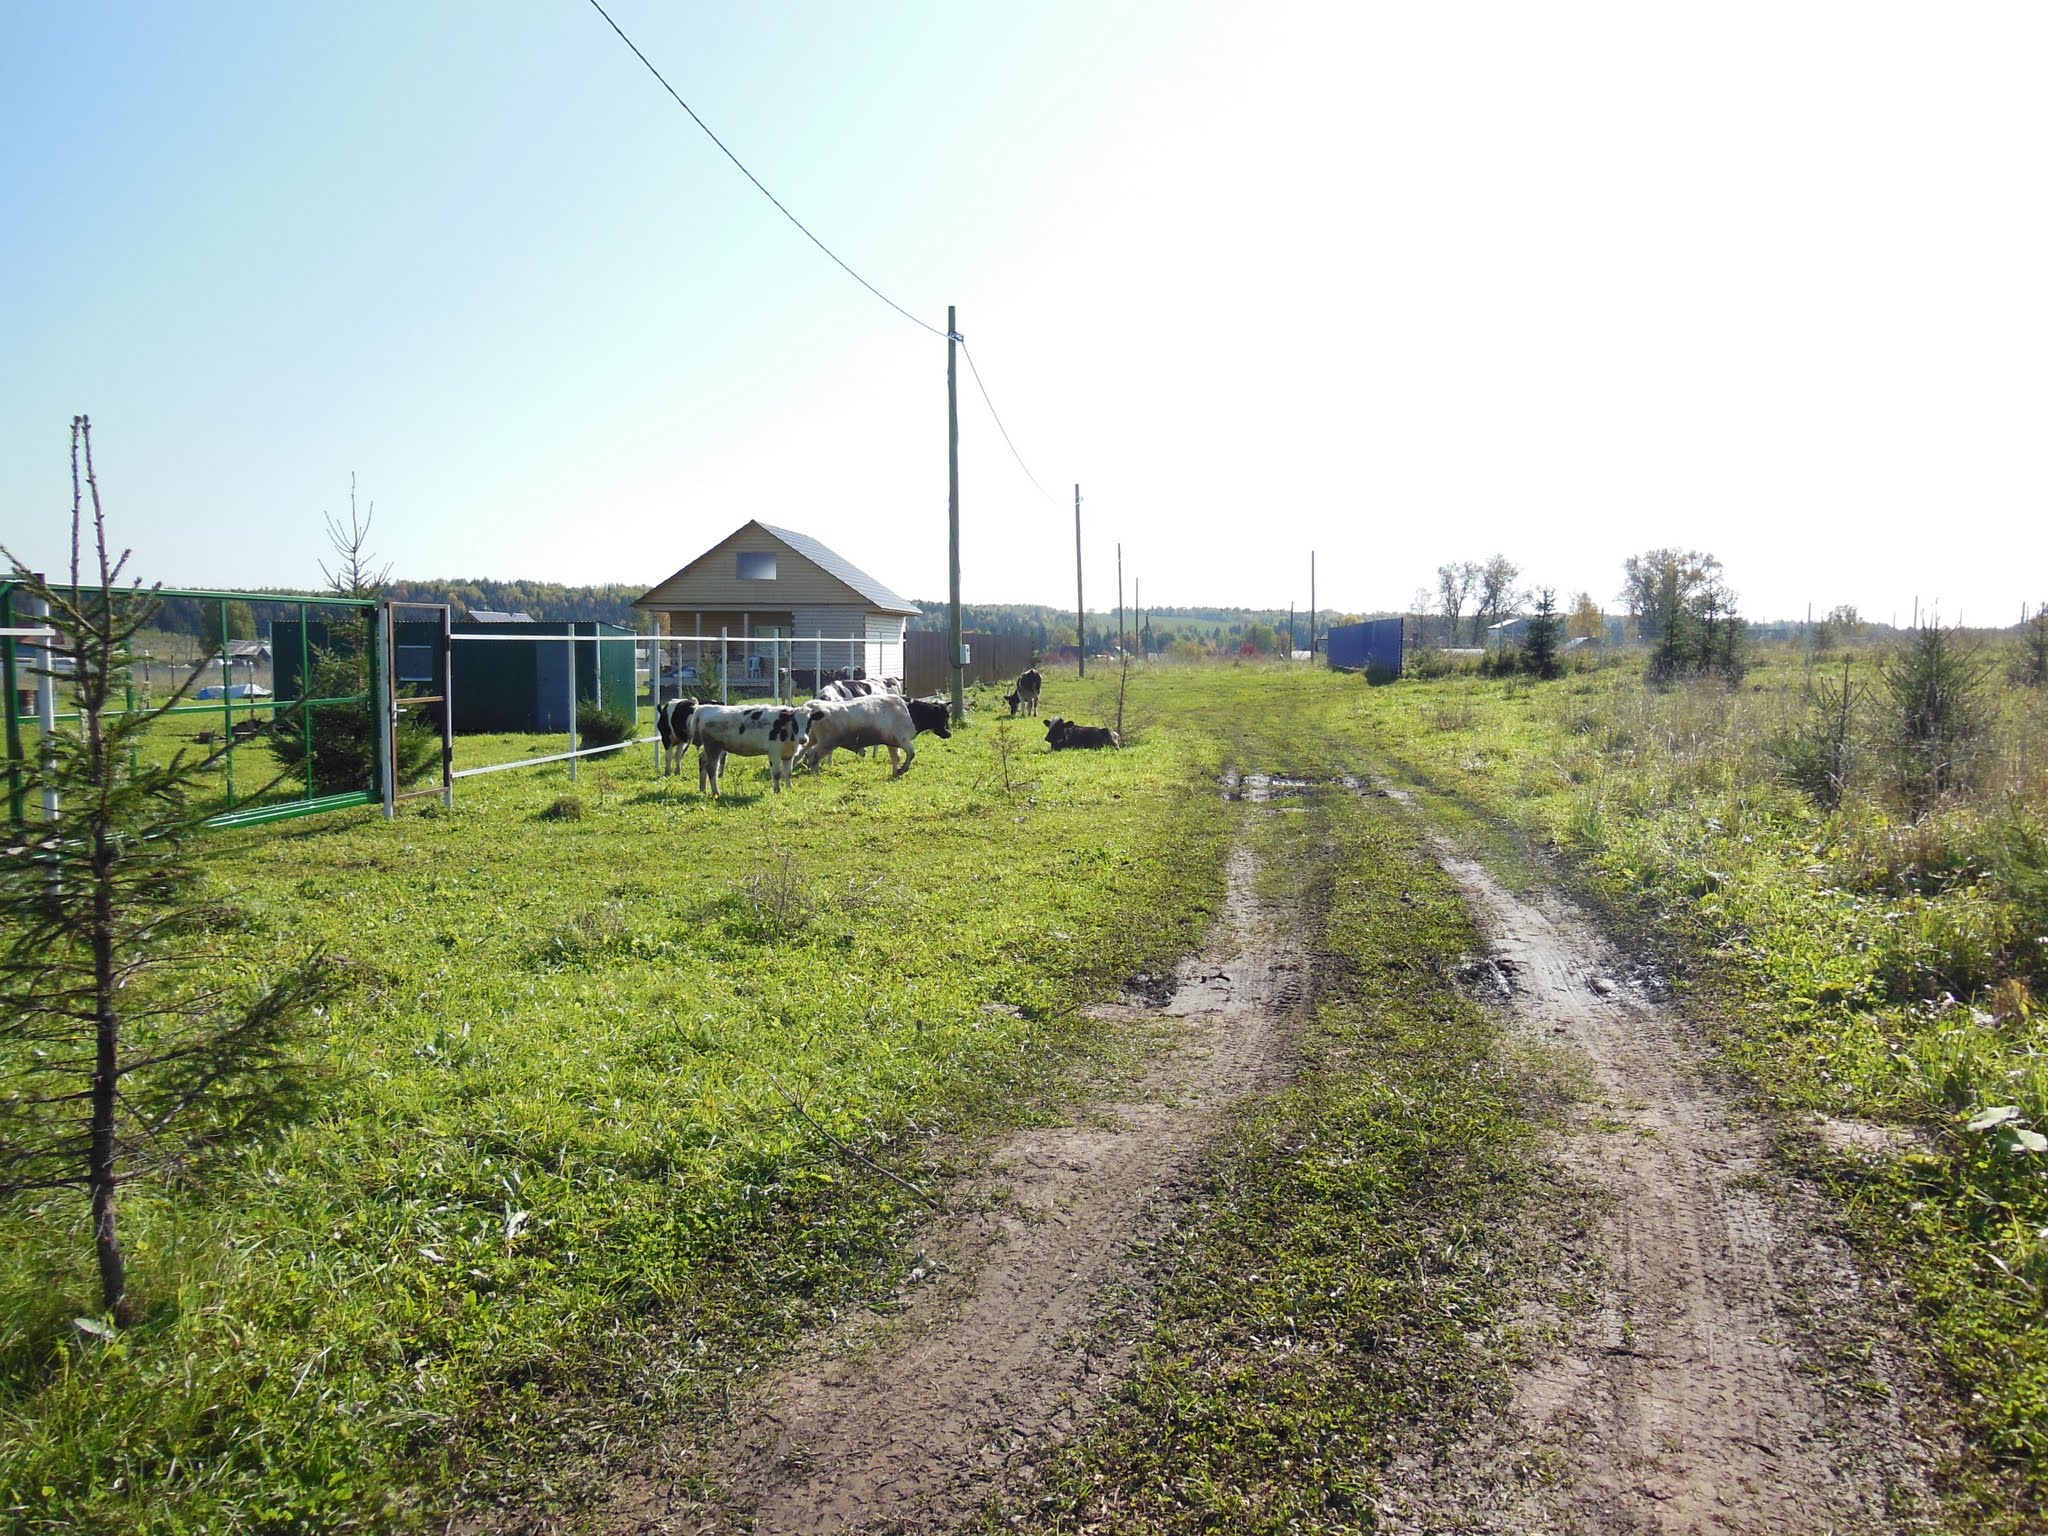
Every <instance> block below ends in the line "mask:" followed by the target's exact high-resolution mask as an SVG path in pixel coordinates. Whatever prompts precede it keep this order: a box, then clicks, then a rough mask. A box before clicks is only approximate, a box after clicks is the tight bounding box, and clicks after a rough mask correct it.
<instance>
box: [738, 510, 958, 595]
mask: <svg viewBox="0 0 2048 1536" xmlns="http://www.w3.org/2000/svg"><path fill="white" fill-rule="evenodd" d="M761 526H762V527H763V528H766V529H767V530H768V531H769V532H770V533H772V534H774V535H775V537H777V538H778V539H780V540H782V542H783V543H785V544H787V545H788V546H789V547H790V548H791V549H793V550H795V551H796V552H797V553H798V554H800V555H802V556H803V557H804V558H805V559H807V560H809V561H811V562H813V563H814V564H816V565H820V566H822V567H824V568H825V569H826V570H828V571H830V572H831V573H832V574H833V575H834V576H837V577H838V578H839V579H840V580H841V581H843V582H845V583H846V584H847V585H848V586H849V587H851V588H853V590H854V591H856V592H858V593H859V594H860V595H861V596H862V597H864V598H866V599H867V600H868V601H869V602H871V603H873V604H874V605H875V606H876V607H877V608H887V609H890V610H892V611H894V612H896V613H917V612H919V611H920V610H919V608H918V606H917V604H915V603H911V602H906V601H904V600H903V599H902V598H900V597H898V596H897V595H896V594H895V593H894V592H891V591H890V590H889V589H888V588H887V587H885V586H883V585H882V584H881V583H880V582H879V581H877V580H875V578H874V577H872V576H870V575H869V574H868V573H867V572H866V571H864V570H862V569H861V568H860V567H859V566H857V565H855V564H854V563H853V562H852V561H851V560H849V559H847V558H846V557H845V556H844V555H842V554H840V553H839V552H838V551H836V550H831V549H827V548H826V547H825V546H824V545H822V544H820V543H819V542H818V541H817V540H816V539H814V538H812V537H811V536H810V535H809V534H808V533H798V532H797V531H796V530H795V529H793V528H777V527H775V526H774V525H773V524H772V523H762V524H761Z"/></svg>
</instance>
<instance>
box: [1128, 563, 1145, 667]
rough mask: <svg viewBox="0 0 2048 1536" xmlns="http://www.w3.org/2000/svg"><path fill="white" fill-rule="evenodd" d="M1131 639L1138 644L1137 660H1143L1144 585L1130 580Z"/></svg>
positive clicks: (1132, 579)
mask: <svg viewBox="0 0 2048 1536" xmlns="http://www.w3.org/2000/svg"><path fill="white" fill-rule="evenodd" d="M1131 638H1132V639H1133V640H1136V641H1137V642H1138V659H1139V660H1140V661H1143V660H1144V659H1145V583H1143V582H1142V581H1140V580H1138V578H1137V577H1135V576H1133V577H1132V578H1131Z"/></svg>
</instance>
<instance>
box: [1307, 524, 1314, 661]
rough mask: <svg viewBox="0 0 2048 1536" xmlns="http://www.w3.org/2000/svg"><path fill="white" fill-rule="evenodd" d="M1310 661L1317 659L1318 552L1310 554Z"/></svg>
mask: <svg viewBox="0 0 2048 1536" xmlns="http://www.w3.org/2000/svg"><path fill="white" fill-rule="evenodd" d="M1308 659H1309V661H1310V662H1314V661H1315V659H1316V552H1315V551H1314V550H1310V551H1309V552H1308Z"/></svg>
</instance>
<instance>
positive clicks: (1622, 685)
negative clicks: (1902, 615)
mask: <svg viewBox="0 0 2048 1536" xmlns="http://www.w3.org/2000/svg"><path fill="white" fill-rule="evenodd" d="M1881 657H1882V653H1876V652H1870V651H1865V652H1858V653H1854V654H1852V655H1850V656H1848V657H1846V658H1845V657H1837V658H1835V659H1834V660H1833V661H1832V662H1830V663H1826V664H1824V665H1823V666H1820V667H1815V668H1812V669H1810V668H1809V663H1808V661H1807V659H1806V658H1805V657H1804V656H1802V655H1800V654H1798V653H1793V652H1786V653H1781V654H1766V655H1764V656H1762V657H1761V658H1759V663H1758V665H1756V666H1755V667H1753V668H1752V669H1751V671H1750V673H1749V675H1748V676H1747V677H1746V678H1745V680H1744V681H1743V682H1742V683H1741V684H1739V685H1737V686H1734V687H1728V686H1725V685H1722V684H1720V683H1712V682H1707V683H1699V684H1694V685H1691V686H1682V687H1677V688H1673V689H1670V690H1668V691H1663V692H1660V691H1657V690H1654V689H1649V688H1646V687H1645V686H1644V685H1643V682H1642V678H1641V674H1640V670H1639V669H1638V668H1635V667H1629V666H1621V667H1614V668H1608V669H1603V670H1598V671H1592V672H1587V673H1584V674H1580V675H1576V676H1571V677H1566V678H1563V679H1560V680H1558V681H1555V682H1549V683H1536V684H1532V683H1530V682H1527V681H1525V680H1519V679H1511V680H1505V681H1486V680H1481V679H1476V678H1469V677H1468V678H1457V679H1448V680H1444V681H1440V682H1434V683H1417V684H1403V685H1402V686H1400V687H1398V688H1389V689H1378V690H1373V691H1372V692H1370V693H1367V694H1363V695H1360V696H1359V698H1358V700H1357V702H1356V706H1355V715H1356V721H1357V724H1358V726H1359V727H1360V728H1361V729H1362V730H1363V731H1364V732H1365V739H1366V740H1367V741H1368V742H1369V743H1370V747H1371V751H1372V755H1373V756H1374V757H1375V759H1377V760H1378V761H1380V762H1382V763H1384V764H1386V765H1387V766H1388V769H1389V771H1391V772H1394V773H1396V774H1397V775H1399V776H1400V777H1402V778H1404V779H1406V780H1408V781H1409V782H1410V783H1411V784H1413V785H1414V786H1415V787H1416V788H1417V790H1418V792H1419V793H1420V795H1421V798H1422V800H1423V801H1424V802H1425V804H1426V805H1427V807H1428V813H1429V814H1430V815H1431V816H1432V817H1433V818H1435V819H1436V820H1438V821H1439V822H1440V823H1442V824H1445V825H1449V826H1454V827H1458V828H1461V829H1462V830H1463V833H1464V835H1466V836H1469V837H1473V838H1476V839H1479V840H1481V841H1482V842H1490V843H1491V844H1492V845H1493V847H1494V848H1495V850H1496V858H1497V862H1498V863H1499V865H1500V867H1502V868H1503V869H1504V870H1508V871H1511V870H1512V869H1513V868H1514V867H1515V866H1516V865H1517V864H1518V863H1525V862H1526V860H1527V858H1528V856H1529V854H1530V853H1531V852H1534V853H1537V854H1544V855H1555V856H1557V857H1560V858H1561V859H1562V860H1563V861H1564V863H1565V866H1566V867H1567V868H1569V869H1570V870H1571V871H1573V872H1574V874H1575V876H1576V877H1577V878H1578V879H1579V880H1580V881H1581V882H1582V883H1583V884H1584V885H1585V887H1586V888H1587V889H1588V890H1590V891H1591V892H1593V893H1594V894H1596V895H1597V896H1599V897H1600V898H1601V899H1602V900H1603V901H1604V903H1605V904H1606V905H1607V907H1608V910H1609V912H1610V914H1611V915H1612V917H1613V918H1614V920H1615V922H1616V923H1617V924H1618V925H1619V926H1620V927H1622V928H1623V929H1624V930H1625V931H1628V932H1630V933H1632V934H1633V935H1634V936H1635V938H1636V939H1637V940H1638V941H1639V942H1640V943H1642V944H1643V945H1645V946H1647V947H1649V948H1650V949H1652V950H1653V952H1656V953H1659V954H1661V955H1662V956H1663V957H1664V958H1665V960H1666V961H1667V962H1668V963H1672V964H1674V965H1676V966H1677V967H1678V969H1679V973H1680V977H1681V981H1682V982H1683V983H1685V984H1686V985H1688V986H1689V988H1690V996H1691V1003H1690V1006H1691V1008H1692V1009H1693V1010H1694V1011H1695V1012H1697V1013H1699V1014H1700V1015H1701V1016H1703V1017H1705V1018H1707V1019H1708V1020H1709V1021H1710V1022H1711V1023H1712V1025H1713V1027H1714V1029H1715V1032H1716V1036H1717V1039H1718V1041H1719V1044H1720V1046H1721V1048H1722V1049H1723V1051H1724V1052H1725V1054H1726V1057H1727V1059H1728V1060H1729V1061H1731V1062H1732V1063H1734V1064H1735V1065H1736V1066H1737V1067H1739V1068H1740V1069H1741V1071H1742V1072H1743V1073H1744V1075H1745V1076H1746V1077H1747V1078H1748V1080H1749V1081H1750V1082H1752V1083H1753V1084H1754V1085H1755V1086H1756V1088H1757V1090H1758V1091H1759V1093H1760V1095H1761V1097H1762V1099H1763V1100H1764V1101H1765V1102H1766V1103H1768V1104H1769V1105H1771V1106H1773V1107H1775V1108H1776V1109H1777V1110H1779V1111H1780V1112H1782V1113H1783V1114H1784V1115H1785V1116H1786V1122H1785V1123H1786V1125H1787V1127H1788V1130H1789V1131H1790V1137H1789V1139H1788V1142H1787V1149H1788V1151H1789V1152H1790V1153H1791V1154H1792V1155H1794V1156H1795V1157H1796V1158H1798V1159H1799V1160H1800V1161H1801V1163H1802V1164H1803V1166H1804V1168H1805V1170H1806V1171H1808V1172H1810V1173H1812V1174H1814V1175H1815V1176H1817V1177H1818V1178H1820V1179H1821V1180H1823V1181H1824V1182H1825V1183H1826V1184H1827V1186H1828V1187H1829V1188H1830V1190H1831V1191H1832V1192H1833V1193H1834V1194H1835V1196H1836V1197H1837V1198H1838V1199H1839V1200H1840V1201H1841V1202H1842V1203H1843V1205H1844V1207H1845V1208H1846V1209H1847V1210H1848V1212H1849V1213H1850V1215H1851V1218H1852V1221H1853V1223H1854V1228H1855V1231H1856V1233H1857V1235H1858V1238H1859V1240H1860V1241H1861V1242H1862V1244H1863V1245H1864V1255H1865V1261H1866V1263H1868V1264H1869V1265H1870V1266H1871V1268H1872V1269H1873V1270H1874V1271H1876V1272H1877V1273H1879V1274H1881V1275H1885V1276H1889V1277H1897V1278H1899V1279H1900V1280H1902V1281H1903V1282H1904V1283H1905V1285H1906V1286H1907V1288H1908V1289H1909V1290H1910V1291H1911V1293H1912V1294H1913V1296H1914V1298H1915V1300H1916V1303H1917V1305H1918V1307H1919V1308H1920V1312H1921V1316H1922V1318H1923V1321H1924V1325H1925V1327H1926V1329H1927V1332H1928V1336H1929V1338H1930V1340H1931V1341H1932V1345H1933V1348H1934V1350H1935V1352H1936V1354H1937V1356H1938V1358H1939V1360H1940V1362H1941V1366H1942V1368H1943V1370H1944V1371H1945V1372H1946V1374H1947V1375H1948V1377H1949V1378H1950V1380H1951V1381H1952V1382H1953V1383H1954V1385H1955V1387H1956V1389H1957V1395H1958V1397H1959V1399H1960V1400H1961V1401H1962V1402H1963V1403H1964V1405H1965V1407H1964V1414H1965V1418H1966V1424H1967V1429H1968V1432H1969V1434H1970V1436H1971V1439H1972V1441H1973V1443H1974V1444H1975V1445H1976V1446H1977V1447H1978V1448H1979V1450H1980V1451H1981V1453H1982V1455H1983V1458H1984V1465H1985V1466H1986V1467H1987V1468H1989V1469H1991V1470H1992V1471H1993V1472H1994V1473H1995V1474H1996V1475H1997V1477H1998V1478H2000V1479H2002V1480H2017V1482H2018V1483H2019V1484H2020V1485H2023V1486H2024V1487H2025V1489H2026V1490H2028V1491H2027V1492H2025V1493H2024V1494H2022V1495H2020V1497H2021V1498H2022V1499H2023V1500H2024V1501H2025V1503H2026V1504H2027V1505H2028V1506H2029V1507H2031V1508H2034V1509H2037V1510H2038V1509H2039V1508H2040V1506H2041V1504H2042V1503H2043V1501H2044V1500H2048V1328H2044V1327H2043V1312H2042V1297H2043V1294H2044V1287H2048V1156H2044V1155H2043V1154H2042V1153H2041V1152H2040V1151H2038V1150H2037V1148H2038V1142H2037V1141H2036V1140H2034V1139H2033V1138H2032V1137H2030V1136H2027V1135H2023V1134H2020V1133H2022V1132H2025V1131H2027V1130H2028V1128H2038V1129H2039V1130H2048V1009H2044V1008H2043V1007H2042V1006H2041V1003H2040V1001H2039V1000H2038V999H2037V995H2036V994H2037V992H2038V991H2039V990H2040V989H2041V988H2042V986H2043V982H2044V978H2048V698H2044V696H2043V694H2042V692H2041V691H2040V690H2038V689H2026V688H2016V687H2002V686H2000V677H1999V675H1998V673H1997V672H1995V671H1994V672H1992V673H1991V675H1990V676H1989V677H1988V678H1987V687H1986V698H1987V701H1988V707H1989V719H1988V721H1987V732H1986V735H1985V737H1984V739H1983V741H1982V742H1981V743H1980V756H1979V760H1978V765H1977V775H1976V779H1975V783H1974V786H1973V788H1972V790H1971V791H1970V792H1968V793H1957V794H1954V795H1952V796H1950V797H1948V798H1946V799H1945V800H1944V801H1942V802H1941V803H1940V804H1937V805H1936V806H1934V807H1933V808H1931V809H1930V810H1928V811H1927V812H1926V813H1925V814H1923V815H1921V816H1920V817H1918V818H1917V819H1916V818H1915V817H1913V816H1911V815H1909V814H1908V813H1907V812H1906V811H1905V810H1904V809H1903V808H1902V807H1901V806H1900V805H1899V804H1898V803H1897V801H1896V799H1895V797H1894V796H1893V794H1892V793H1891V791H1890V789H1889V786H1888V784H1887V779H1886V771H1885V765H1884V763H1883V761H1882V740H1881V733H1882V729H1883V724H1884V722H1883V719H1882V715H1881V704H1882V699H1881V693H1882V688H1881V681H1880V678H1879V676H1878V666H1879V662H1880V660H1881ZM1845 661H1846V663H1847V665H1848V667H1849V679H1850V683H1851V686H1852V688H1862V689H1865V690H1867V691H1866V692H1865V694H1864V695H1863V700H1864V702H1863V719H1862V723H1861V724H1860V725H1859V727H1858V728H1857V730H1856V731H1855V732H1853V733H1852V739H1851V746H1852V749H1853V751H1854V752H1855V753H1856V754H1858V756H1857V758H1856V765H1855V771H1854V772H1853V773H1852V775H1851V782H1850V784H1849V786H1848V788H1847V792H1846V793H1845V794H1844V795H1843V797H1842V800H1841V803H1840V805H1839V806H1837V807H1835V808H1832V809H1829V808H1825V807H1823V806H1821V805H1818V804H1816V803H1815V802H1814V800H1813V799H1811V798H1810V797H1809V796H1808V795H1807V794H1805V793H1803V792H1801V791H1800V790H1799V789H1797V788H1794V787H1793V786H1792V785H1791V784H1789V783H1787V782H1786V774H1785V772H1784V771H1783V759H1782V755H1781V753H1780V751H1778V750H1776V749H1777V748H1779V747H1780V746H1781V744H1782V743H1783V742H1784V741H1785V740H1786V739H1787V736H1788V734H1790V733H1791V732H1793V731H1795V730H1796V729H1797V727H1798V726H1799V725H1800V723H1801V721H1802V720H1803V719H1804V718H1807V717H1809V714H1810V712H1811V711H1812V710H1813V708H1814V705H1813V698H1814V689H1815V687H1816V684H1817V682H1818V681H1819V680H1820V679H1823V678H1828V677H1837V678H1838V677H1840V676H1841V668H1842V666H1843V665H1844V662H1845ZM1816 674H1818V676H1817V675H1816ZM1865 1128H1875V1133H1876V1136H1877V1138H1878V1140H1879V1144H1881V1145H1889V1147H1890V1154H1889V1155H1886V1156H1882V1157H1879V1158H1876V1159H1872V1158H1870V1157H1868V1156H1865V1155H1863V1154H1862V1153H1861V1152H1859V1151H1857V1150H1856V1147H1857V1146H1858V1145H1859V1144H1864V1145H1867V1144H1868V1138H1867V1137H1860V1138H1859V1137H1856V1136H1854V1135H1853V1134H1843V1133H1844V1132H1848V1133H1854V1132H1855V1131H1857V1130H1859V1129H1865ZM1985 1497H1987V1498H1989V1499H1990V1500H1992V1501H1993V1503H2001V1502H2004V1501H2005V1499H2006V1498H2007V1496H2006V1495H2001V1494H1998V1493H1996V1492H1987V1493H1986V1494H1985Z"/></svg>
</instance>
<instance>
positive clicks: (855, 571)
mask: <svg viewBox="0 0 2048 1536" xmlns="http://www.w3.org/2000/svg"><path fill="white" fill-rule="evenodd" d="M633 606H634V607H635V608H638V609H642V610H644V611H646V612H648V613H650V614H652V615H653V616H654V620H655V630H656V633H657V634H660V635H663V636H670V637H675V638H677V639H682V638H685V637H687V638H689V639H691V640H693V641H695V642H696V645H695V646H677V647H673V648H672V649H675V650H678V651H682V652H687V653H691V654H694V653H696V652H697V651H699V650H704V648H706V647H711V648H715V647H716V645H717V642H718V639H719V636H720V634H721V632H722V633H723V634H724V636H725V637H726V642H727V647H726V650H727V664H728V666H729V668H730V669H731V672H732V678H733V682H734V685H735V686H741V684H742V679H756V680H764V681H765V680H768V679H772V678H773V677H774V676H775V674H776V670H777V669H778V668H781V669H785V670H794V671H795V672H797V673H800V674H811V673H815V672H819V671H822V672H825V673H828V674H829V673H831V672H833V671H836V670H837V669H839V668H841V667H848V668H859V669H861V670H863V671H865V672H867V673H868V674H869V675H871V676H883V675H888V674H895V675H899V676H900V675H901V671H902V665H903V634H904V629H905V626H906V623H907V621H908V620H909V619H910V618H911V617H912V616H913V615H915V614H916V613H917V611H918V609H917V605H916V604H915V603H912V602H907V601H905V600H904V599H903V598H901V597H898V596H897V595H896V594H895V593H894V592H892V591H890V590H889V588H887V587H885V586H884V585H882V583H881V582H879V581H877V580H875V578H874V577H872V576H870V575H868V573H867V572H865V571H863V570H861V569H860V567H858V566H856V565H855V564H854V563H853V562H852V561H850V560H848V559H847V558H846V557H845V556H843V555H840V554H838V553H836V552H835V551H833V550H831V549H828V548H826V546H825V545H823V544H821V543H819V542H818V540H816V539H814V538H812V537H811V536H810V535H809V534H806V533H797V532H795V531H794V530H792V529H788V528H774V527H770V526H769V525H768V524H766V523H762V522H748V523H745V524H743V525H742V526H741V527H740V528H738V529H737V530H735V531H734V532H733V533H731V534H728V535H727V536H726V537H725V538H723V539H721V540H720V541H719V542H718V543H716V544H714V545H712V546H711V548H709V549H708V550H706V551H705V552H704V553H703V554H701V555H699V556H698V557H697V558H696V559H694V560H692V561H691V562H690V563H689V564H688V565H686V566H684V567H683V568H682V569H681V570H679V571H677V572H676V573H675V575H673V576H671V577H669V578H668V580H666V581H664V582H662V583H661V584H660V585H658V586H655V587H652V588H650V589H649V590H648V591H646V592H645V593H643V594H641V596H639V597H638V598H636V599H634V602H633ZM705 654H706V656H707V657H708V656H709V655H710V652H709V651H708V650H706V651H705ZM711 664H715V661H714V662H712V663H711ZM682 665H683V667H684V669H685V670H686V671H687V670H688V669H690V668H691V666H692V665H693V664H692V662H691V661H690V660H688V659H687V658H686V659H685V660H684V661H683V663H682ZM708 675H709V674H706V676H707V677H708ZM688 680H689V679H687V678H686V681H688Z"/></svg>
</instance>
